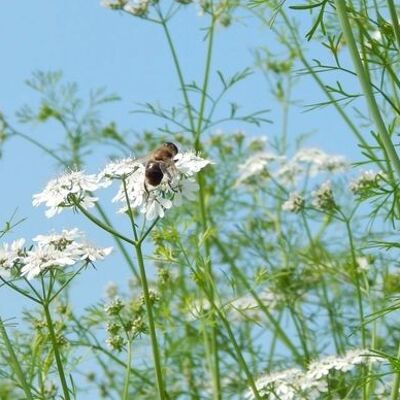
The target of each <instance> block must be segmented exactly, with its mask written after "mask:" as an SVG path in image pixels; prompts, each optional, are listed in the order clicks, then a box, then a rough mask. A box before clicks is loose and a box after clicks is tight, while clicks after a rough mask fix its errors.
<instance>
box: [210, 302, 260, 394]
mask: <svg viewBox="0 0 400 400" xmlns="http://www.w3.org/2000/svg"><path fill="white" fill-rule="evenodd" d="M209 299H210V298H209ZM212 306H213V309H214V310H215V311H216V313H217V314H218V316H219V318H220V320H221V321H222V323H223V324H224V326H225V329H226V331H227V333H228V336H229V339H230V341H231V342H232V344H233V347H234V349H235V353H236V357H237V360H238V363H239V365H240V367H241V368H242V369H243V371H244V373H245V375H246V378H247V380H248V384H249V385H250V387H251V390H252V392H253V395H254V397H255V398H256V399H257V400H261V397H260V394H259V393H258V389H257V386H256V384H255V382H254V379H253V375H252V374H251V372H250V370H249V368H248V366H247V363H246V360H245V359H244V357H243V354H242V351H241V349H240V346H239V344H238V343H237V341H236V339H235V335H234V334H233V332H232V328H231V326H230V324H229V322H228V320H227V319H226V317H225V315H224V313H223V312H222V311H221V310H220V309H219V308H218V307H217V305H216V304H215V303H214V302H212Z"/></svg>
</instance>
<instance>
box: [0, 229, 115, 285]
mask: <svg viewBox="0 0 400 400" xmlns="http://www.w3.org/2000/svg"><path fill="white" fill-rule="evenodd" d="M80 239H82V234H81V233H80V232H79V231H78V229H71V230H63V231H62V232H61V233H53V234H50V235H38V236H36V237H35V238H34V239H33V241H34V242H35V245H34V246H31V247H29V248H26V247H24V244H25V239H19V240H17V241H15V242H13V243H11V245H8V244H3V246H2V248H1V249H0V276H2V277H7V276H9V275H10V272H12V271H13V269H14V268H17V269H18V271H19V273H20V275H21V276H26V277H27V279H29V280H30V279H32V278H34V277H35V276H38V275H39V274H40V273H44V272H46V271H47V270H49V269H51V268H60V267H66V266H71V265H74V264H76V263H78V262H86V263H89V262H94V261H97V260H102V259H103V258H104V257H106V256H107V255H109V254H110V253H111V250H112V248H111V247H106V248H98V247H94V246H92V245H90V244H88V243H85V242H82V241H78V240H80Z"/></svg>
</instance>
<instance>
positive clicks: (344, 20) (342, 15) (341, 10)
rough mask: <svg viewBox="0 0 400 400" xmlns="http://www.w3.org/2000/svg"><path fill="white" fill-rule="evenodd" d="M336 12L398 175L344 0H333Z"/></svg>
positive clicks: (399, 170)
mask: <svg viewBox="0 0 400 400" xmlns="http://www.w3.org/2000/svg"><path fill="white" fill-rule="evenodd" d="M334 3H335V7H336V13H337V16H338V19H339V21H340V24H341V26H342V30H343V35H344V38H345V39H346V43H347V45H348V48H349V52H350V56H351V58H352V61H353V64H354V68H355V70H356V73H357V77H358V80H359V82H360V85H361V88H362V91H363V93H364V96H365V98H366V101H367V106H368V109H369V111H370V113H371V116H372V119H373V120H374V122H375V126H376V128H377V130H378V133H379V136H380V138H381V140H382V144H383V146H384V148H385V150H386V152H387V154H388V156H389V159H390V161H391V163H392V167H393V169H394V170H395V171H396V173H397V175H398V176H399V177H400V159H399V157H398V155H397V152H396V149H395V147H394V145H393V143H392V141H391V138H390V134H389V132H388V131H387V129H386V126H385V123H384V121H383V119H382V115H381V113H380V111H379V108H378V105H377V103H376V100H375V96H374V94H373V92H372V88H371V82H370V81H369V79H368V76H367V74H366V71H365V69H364V66H363V64H362V61H361V59H360V55H359V53H358V50H357V45H356V42H355V39H354V35H353V31H352V29H351V25H350V21H349V18H348V15H349V14H348V10H347V8H346V2H345V0H334Z"/></svg>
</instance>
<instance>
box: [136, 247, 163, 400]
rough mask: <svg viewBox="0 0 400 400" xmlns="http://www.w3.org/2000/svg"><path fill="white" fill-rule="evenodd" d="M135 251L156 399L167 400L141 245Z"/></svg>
mask: <svg viewBox="0 0 400 400" xmlns="http://www.w3.org/2000/svg"><path fill="white" fill-rule="evenodd" d="M135 250H136V256H137V260H138V265H139V273H140V280H141V284H142V288H143V295H144V302H145V306H146V311H147V318H148V322H149V329H150V339H151V348H152V351H153V359H154V369H155V373H156V381H157V389H158V397H159V399H160V400H165V399H167V395H166V391H165V388H164V381H163V376H162V370H161V359H160V350H159V346H158V341H157V335H156V328H155V323H154V318H153V309H152V304H151V300H150V293H149V287H148V284H147V277H146V270H145V268H144V262H143V254H142V248H141V243H139V244H137V245H135Z"/></svg>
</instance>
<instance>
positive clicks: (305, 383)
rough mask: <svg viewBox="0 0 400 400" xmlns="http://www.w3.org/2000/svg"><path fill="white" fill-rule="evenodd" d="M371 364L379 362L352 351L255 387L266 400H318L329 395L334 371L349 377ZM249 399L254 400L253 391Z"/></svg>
mask: <svg viewBox="0 0 400 400" xmlns="http://www.w3.org/2000/svg"><path fill="white" fill-rule="evenodd" d="M370 361H372V362H376V361H378V358H376V357H373V356H371V355H369V354H368V352H367V351H366V350H362V349H356V350H350V351H349V352H347V353H346V354H345V355H343V356H327V357H324V358H322V359H320V360H316V361H313V362H312V363H310V364H309V365H308V368H307V369H306V370H304V371H303V370H300V369H297V368H291V369H287V370H283V371H279V372H272V373H269V374H266V375H263V376H261V377H260V378H258V379H257V380H256V382H255V383H256V387H257V389H258V391H259V393H260V394H261V395H262V396H265V397H266V398H267V399H287V400H297V399H307V400H318V399H320V398H322V397H321V395H322V394H323V393H326V392H327V391H328V382H327V379H326V378H327V376H328V375H329V374H330V373H331V372H332V371H340V372H342V373H346V372H348V371H350V370H352V369H353V368H354V367H355V366H357V365H359V364H365V363H368V362H370ZM247 397H248V398H250V399H253V398H254V395H253V393H252V392H251V390H249V392H248V395H247Z"/></svg>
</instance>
